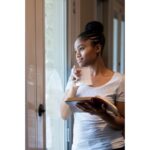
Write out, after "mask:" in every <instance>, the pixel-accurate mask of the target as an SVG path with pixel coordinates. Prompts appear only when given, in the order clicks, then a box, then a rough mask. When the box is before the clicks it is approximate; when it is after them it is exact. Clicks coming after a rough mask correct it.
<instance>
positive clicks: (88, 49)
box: [61, 21, 124, 150]
mask: <svg viewBox="0 0 150 150" xmlns="http://www.w3.org/2000/svg"><path fill="white" fill-rule="evenodd" d="M104 45H105V37H104V34H103V25H102V24H101V23H100V22H97V21H92V22H89V23H87V25H86V26H85V31H84V32H82V33H81V34H80V35H79V36H78V37H77V39H76V41H75V44H74V49H75V53H76V61H77V63H78V65H79V66H80V67H89V68H90V72H91V79H92V86H88V85H81V86H76V84H75V83H76V81H77V80H78V79H79V78H80V69H79V68H76V67H73V69H72V73H71V76H70V79H69V82H68V85H67V88H66V94H65V98H64V100H65V99H66V98H68V97H72V96H79V97H85V96H98V95H99V96H102V97H106V98H107V99H108V100H110V102H112V103H113V104H115V105H116V107H117V108H118V110H119V113H120V116H115V117H114V116H110V115H109V114H107V113H105V111H103V110H102V109H96V108H95V107H94V106H93V105H92V104H91V103H87V104H86V105H84V104H82V105H81V104H80V105H77V107H78V108H80V109H82V110H83V111H84V113H79V112H76V111H74V110H72V109H71V108H70V107H69V105H67V104H66V103H65V102H64V100H63V101H62V104H61V116H62V118H63V119H67V118H68V117H69V116H70V115H71V113H73V114H74V132H73V145H72V150H112V149H113V150H123V149H124V138H123V135H122V130H123V129H124V77H123V76H122V75H121V74H120V73H118V72H113V71H112V70H110V69H108V68H107V67H106V66H105V64H104V62H103V59H102V53H103V48H104Z"/></svg>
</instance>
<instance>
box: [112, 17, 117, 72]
mask: <svg viewBox="0 0 150 150" xmlns="http://www.w3.org/2000/svg"><path fill="white" fill-rule="evenodd" d="M117 65H118V19H116V18H114V20H113V71H117Z"/></svg>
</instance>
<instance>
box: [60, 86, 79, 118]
mask: <svg viewBox="0 0 150 150" xmlns="http://www.w3.org/2000/svg"><path fill="white" fill-rule="evenodd" d="M77 89H78V86H76V85H75V84H72V85H71V87H70V89H69V90H68V91H67V92H66V94H65V96H64V98H63V100H62V102H61V107H60V113H61V117H62V119H64V120H66V119H68V117H69V116H70V115H71V114H72V111H71V108H70V106H69V105H68V104H66V103H65V100H66V99H67V98H69V97H74V96H75V95H76V92H77Z"/></svg>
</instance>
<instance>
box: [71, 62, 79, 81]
mask: <svg viewBox="0 0 150 150" xmlns="http://www.w3.org/2000/svg"><path fill="white" fill-rule="evenodd" d="M80 76H81V69H80V68H77V67H76V66H75V65H74V66H73V68H72V71H71V80H72V81H73V82H75V83H76V82H77V81H78V80H79V79H80Z"/></svg>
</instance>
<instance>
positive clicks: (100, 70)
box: [89, 57, 107, 76]
mask: <svg viewBox="0 0 150 150" xmlns="http://www.w3.org/2000/svg"><path fill="white" fill-rule="evenodd" d="M89 67H90V70H91V75H92V76H96V75H98V74H104V73H105V72H106V70H107V68H106V66H105V64H104V61H103V59H102V58H101V57H100V58H98V59H97V60H96V61H95V63H94V64H92V65H91V66H89Z"/></svg>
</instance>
